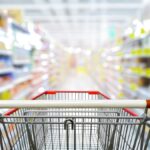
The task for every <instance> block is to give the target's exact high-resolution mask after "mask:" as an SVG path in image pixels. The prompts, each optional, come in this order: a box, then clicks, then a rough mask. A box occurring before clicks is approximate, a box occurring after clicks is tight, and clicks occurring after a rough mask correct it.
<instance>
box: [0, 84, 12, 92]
mask: <svg viewBox="0 0 150 150" xmlns="http://www.w3.org/2000/svg"><path fill="white" fill-rule="evenodd" d="M13 87H14V84H12V83H9V84H7V85H3V86H1V87H0V93H1V92H3V91H6V90H9V89H12V88H13Z"/></svg>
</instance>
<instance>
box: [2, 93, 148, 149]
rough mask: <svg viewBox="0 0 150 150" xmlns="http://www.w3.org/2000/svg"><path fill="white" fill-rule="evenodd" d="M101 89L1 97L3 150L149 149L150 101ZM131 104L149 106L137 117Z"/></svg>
mask: <svg viewBox="0 0 150 150" xmlns="http://www.w3.org/2000/svg"><path fill="white" fill-rule="evenodd" d="M108 99H109V98H108V97H107V96H105V95H104V94H102V93H100V92H97V91H76V92H74V91H46V92H44V93H42V94H40V95H38V96H37V97H35V98H34V99H33V100H32V101H31V100H26V101H9V103H8V101H1V102H0V108H14V109H11V110H9V111H8V112H7V113H5V114H3V115H1V116H0V149H1V150H72V149H74V150H150V124H149V119H150V118H149V117H148V116H147V112H148V109H147V108H148V107H150V101H148V100H147V101H145V100H143V101H142V100H137V101H135V100H134V101H133V100H128V101H127V100H120V101H119V100H118V101H117V100H111V101H110V100H108ZM125 107H130V108H145V113H144V114H143V115H142V116H138V115H137V114H135V113H134V112H133V111H131V110H130V109H127V108H125Z"/></svg>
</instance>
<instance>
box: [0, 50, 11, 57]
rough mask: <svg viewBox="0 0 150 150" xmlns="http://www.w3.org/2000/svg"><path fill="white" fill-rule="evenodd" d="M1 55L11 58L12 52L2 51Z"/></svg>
mask: <svg viewBox="0 0 150 150" xmlns="http://www.w3.org/2000/svg"><path fill="white" fill-rule="evenodd" d="M0 55H6V56H11V55H12V51H10V50H0Z"/></svg>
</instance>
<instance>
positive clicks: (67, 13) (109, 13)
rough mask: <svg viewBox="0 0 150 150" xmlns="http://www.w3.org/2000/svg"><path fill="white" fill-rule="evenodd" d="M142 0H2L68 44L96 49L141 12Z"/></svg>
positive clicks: (0, 1) (4, 4)
mask: <svg viewBox="0 0 150 150" xmlns="http://www.w3.org/2000/svg"><path fill="white" fill-rule="evenodd" d="M142 6H143V0H0V9H2V8H5V9H6V8H20V9H22V10H23V12H24V15H25V17H26V19H30V20H32V21H34V22H35V23H40V24H41V25H42V26H43V27H44V28H45V29H46V30H47V31H48V32H49V34H50V35H51V36H52V37H53V38H54V39H55V40H58V41H59V42H61V43H62V44H64V45H65V46H68V47H81V48H85V49H96V48H99V47H100V46H101V44H102V43H104V42H105V41H106V40H108V39H109V40H112V39H113V38H114V37H116V36H117V35H118V34H121V33H122V31H123V30H124V29H125V27H127V25H128V24H129V23H130V22H131V20H132V19H135V18H137V17H138V16H139V14H140V12H141V10H142Z"/></svg>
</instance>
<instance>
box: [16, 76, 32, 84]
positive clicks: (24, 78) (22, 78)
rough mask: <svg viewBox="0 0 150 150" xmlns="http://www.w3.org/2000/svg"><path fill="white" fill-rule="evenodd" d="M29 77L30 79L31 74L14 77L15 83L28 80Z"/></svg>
mask: <svg viewBox="0 0 150 150" xmlns="http://www.w3.org/2000/svg"><path fill="white" fill-rule="evenodd" d="M30 79H32V76H31V75H27V76H23V77H20V78H18V79H16V80H15V84H20V83H23V82H25V81H28V80H30Z"/></svg>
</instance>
